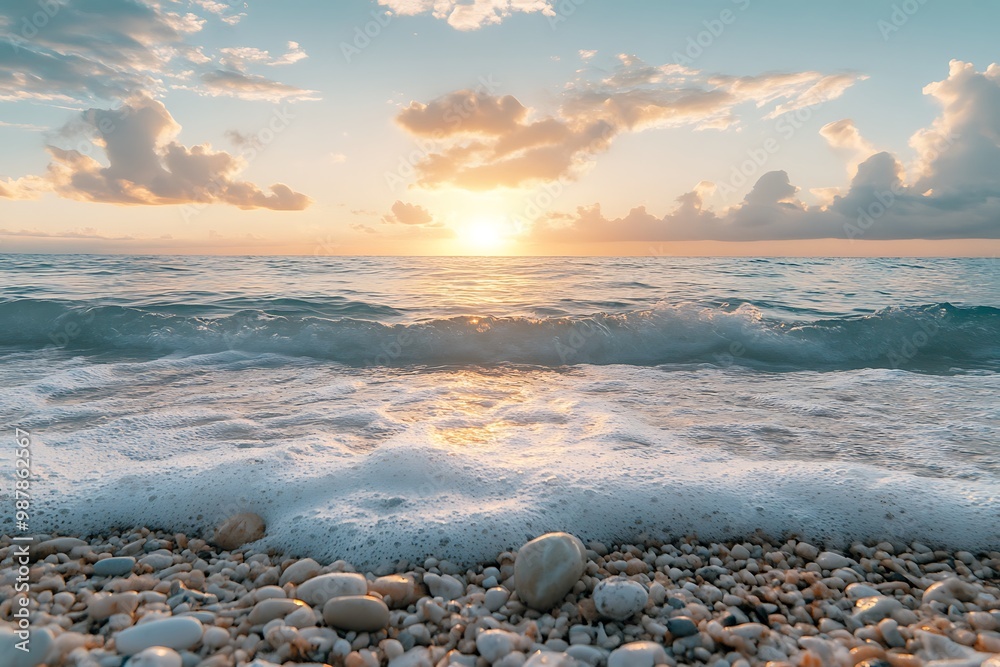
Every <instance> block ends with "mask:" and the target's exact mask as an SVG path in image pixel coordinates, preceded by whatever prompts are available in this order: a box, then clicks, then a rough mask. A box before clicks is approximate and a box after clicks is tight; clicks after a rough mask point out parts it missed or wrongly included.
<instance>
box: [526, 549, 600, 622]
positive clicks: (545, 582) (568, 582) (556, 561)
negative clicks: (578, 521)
mask: <svg viewBox="0 0 1000 667" xmlns="http://www.w3.org/2000/svg"><path fill="white" fill-rule="evenodd" d="M586 566H587V551H586V549H585V548H584V546H583V542H581V541H580V540H578V539H577V538H575V537H573V536H572V535H570V534H568V533H548V534H546V535H542V536H541V537H537V538H535V539H533V540H531V541H530V542H528V543H527V544H525V545H524V546H523V547H521V549H520V551H518V553H517V560H515V561H514V586H515V588H516V589H517V594H518V596H519V597H520V598H521V601H522V602H524V603H525V604H526V605H528V606H529V607H532V608H534V609H537V610H538V611H548V610H550V609H552V608H553V607H554V606H555V605H556V604H558V603H559V602H560V601H561V600H562V599H563V598H564V597H566V594H567V593H569V592H570V591H571V590H573V585H574V584H576V582H577V581H579V580H580V576H581V575H582V574H583V571H584V569H585V568H586Z"/></svg>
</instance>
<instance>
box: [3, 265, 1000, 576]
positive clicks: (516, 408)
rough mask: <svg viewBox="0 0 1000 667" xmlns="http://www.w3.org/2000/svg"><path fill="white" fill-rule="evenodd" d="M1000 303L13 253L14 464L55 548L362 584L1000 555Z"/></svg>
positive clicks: (777, 276) (603, 271)
mask: <svg viewBox="0 0 1000 667" xmlns="http://www.w3.org/2000/svg"><path fill="white" fill-rule="evenodd" d="M998 307H1000V262H998V261H996V260H992V259H753V258H749V259H748V258H719V259H711V258H673V257H639V258H562V257H560V258H478V257H477V258H342V257H301V258H289V257H255V258H254V257H234V258H220V257H211V258H207V257H163V256H159V257H125V256H83V255H80V256H40V255H39V256H30V255H0V423H3V424H5V425H6V428H7V430H8V431H9V433H8V434H7V436H4V437H6V438H7V440H8V444H9V447H4V448H2V449H0V452H2V461H0V462H2V464H3V465H4V466H5V468H6V470H7V472H8V473H9V474H6V473H3V474H4V475H5V476H6V478H7V479H8V482H10V481H12V480H13V472H14V462H13V450H14V443H15V437H14V436H15V428H20V429H23V430H25V431H28V432H30V433H31V439H32V453H33V458H32V466H33V470H32V473H33V484H32V524H31V528H32V529H33V530H36V531H40V532H56V531H58V532H60V533H64V534H91V533H101V532H102V531H107V530H109V529H111V528H119V527H132V526H136V525H145V526H149V527H155V528H163V529H168V530H178V531H181V530H183V531H189V532H192V533H196V534H202V533H204V532H205V531H208V530H210V529H211V527H212V526H214V525H215V524H217V523H218V522H219V521H221V520H222V519H224V518H225V517H227V516H229V515H231V514H234V513H236V512H241V511H252V512H256V513H258V514H260V515H261V516H263V517H264V518H265V520H266V521H267V524H268V530H267V533H268V534H267V537H266V538H265V543H264V544H265V546H268V547H274V548H278V549H281V550H283V551H285V552H287V553H290V554H293V555H311V556H314V557H317V558H323V559H335V558H344V559H347V560H349V561H353V562H354V563H355V564H358V565H372V566H374V565H378V564H386V563H390V562H393V561H394V560H397V559H401V558H405V559H411V560H412V559H418V558H422V557H424V556H427V555H430V554H433V555H436V556H439V557H447V558H451V559H454V560H458V561H463V562H472V561H476V560H480V559H484V558H488V557H492V556H495V555H496V553H498V552H499V551H502V550H504V549H506V548H510V547H515V546H518V545H519V544H521V543H522V542H523V541H525V540H526V539H529V538H531V537H534V536H536V535H538V534H540V533H542V532H545V531H549V530H567V531H570V532H574V533H576V534H578V535H580V536H581V537H584V538H593V539H603V540H616V539H621V540H631V539H636V538H638V537H654V538H670V537H680V536H684V535H689V534H697V535H698V536H699V537H701V538H703V539H723V538H735V537H747V536H749V535H751V534H753V533H755V532H758V531H760V532H763V533H765V534H767V535H769V536H772V537H780V536H783V535H792V534H795V535H801V536H804V537H807V538H809V539H813V540H817V541H822V542H824V543H827V544H830V545H831V546H843V545H845V544H847V543H849V542H850V541H851V540H853V539H890V538H895V539H904V540H910V539H918V540H921V541H923V542H925V543H928V544H940V545H942V546H949V547H952V548H970V549H1000V438H998V435H1000V429H998V422H1000V399H998V393H1000V376H998V374H997V373H998V370H1000V308H998ZM10 489H11V484H10V483H4V484H2V485H0V505H2V506H6V507H8V509H9V511H5V512H3V513H0V532H7V533H11V532H13V529H14V525H13V524H12V523H11V522H12V521H13V514H14V512H13V499H12V496H11V492H10Z"/></svg>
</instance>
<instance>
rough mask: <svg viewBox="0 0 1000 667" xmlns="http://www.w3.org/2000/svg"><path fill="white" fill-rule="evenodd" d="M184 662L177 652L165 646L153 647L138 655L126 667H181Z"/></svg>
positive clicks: (129, 660)
mask: <svg viewBox="0 0 1000 667" xmlns="http://www.w3.org/2000/svg"><path fill="white" fill-rule="evenodd" d="M182 664H183V660H181V655H180V653H178V652H177V651H175V650H173V649H169V648H165V647H163V646H153V647H151V648H147V649H144V650H142V651H140V652H139V653H136V654H135V655H133V656H132V657H131V658H129V659H128V662H126V663H125V667H181V665H182Z"/></svg>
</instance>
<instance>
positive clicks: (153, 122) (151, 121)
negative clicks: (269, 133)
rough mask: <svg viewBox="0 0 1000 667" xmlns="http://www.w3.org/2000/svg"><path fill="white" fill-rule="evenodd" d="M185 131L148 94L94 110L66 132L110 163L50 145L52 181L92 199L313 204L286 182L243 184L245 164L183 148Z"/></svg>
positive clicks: (71, 194)
mask: <svg viewBox="0 0 1000 667" xmlns="http://www.w3.org/2000/svg"><path fill="white" fill-rule="evenodd" d="M180 129H181V128H180V125H178V124H177V122H176V121H175V120H174V119H173V117H172V116H171V115H170V113H169V112H168V111H167V109H166V107H164V106H163V104H162V103H160V102H158V101H156V100H153V99H151V98H149V97H145V96H140V97H136V98H133V99H131V100H129V102H128V103H127V104H125V105H123V106H122V107H120V108H118V109H112V110H108V109H90V110H88V111H86V112H84V113H83V114H82V115H81V117H80V119H79V121H78V122H77V123H75V124H73V125H72V126H71V127H69V128H67V131H66V134H67V135H69V136H70V137H71V138H72V135H73V133H74V132H77V133H80V134H82V135H83V136H84V137H87V136H89V137H90V138H91V140H92V141H93V145H94V146H95V147H97V148H100V149H103V152H104V154H105V158H106V160H107V166H104V165H102V164H101V162H99V161H98V160H96V159H95V158H93V157H90V156H89V155H85V154H84V153H83V152H81V151H79V150H69V149H63V148H59V147H57V146H49V152H50V153H51V155H52V158H53V162H52V164H51V165H50V167H49V172H48V176H47V180H48V182H49V184H50V185H51V187H52V188H53V189H54V190H55V192H56V193H58V194H59V195H61V196H63V197H67V198H69V199H77V200H82V201H92V202H106V203H114V204H147V205H163V204H195V203H197V204H212V203H222V204H230V205H232V206H238V207H240V208H247V209H249V208H269V209H275V210H301V209H304V208H306V207H307V206H308V205H309V204H310V200H309V198H308V197H306V196H305V195H303V194H300V193H297V192H294V191H292V190H291V188H289V187H288V186H287V185H284V184H281V183H278V184H275V185H272V186H271V187H270V192H269V193H267V192H264V191H262V190H261V189H260V188H259V187H257V186H256V185H254V184H253V183H249V182H246V181H241V180H239V179H238V175H239V173H240V172H241V171H242V169H243V168H244V166H245V164H244V162H243V160H242V159H240V158H239V157H236V156H233V155H231V154H229V153H226V152H224V151H215V150H213V149H212V147H211V146H209V145H207V144H202V145H198V146H193V147H190V148H189V147H186V146H183V145H181V144H180V143H178V142H177V141H176V140H175V139H176V137H177V135H178V134H179V132H180ZM75 143H76V145H78V144H79V141H77V142H75Z"/></svg>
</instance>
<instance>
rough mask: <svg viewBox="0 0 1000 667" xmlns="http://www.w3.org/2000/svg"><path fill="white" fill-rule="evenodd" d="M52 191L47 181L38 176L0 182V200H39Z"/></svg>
mask: <svg viewBox="0 0 1000 667" xmlns="http://www.w3.org/2000/svg"><path fill="white" fill-rule="evenodd" d="M50 189H51V188H50V187H49V184H48V183H47V182H46V181H45V179H42V178H38V177H37V176H25V177H23V178H19V179H17V180H12V179H7V180H0V199H38V197H39V196H40V195H41V194H42V193H43V192H46V191H48V190H50Z"/></svg>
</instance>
